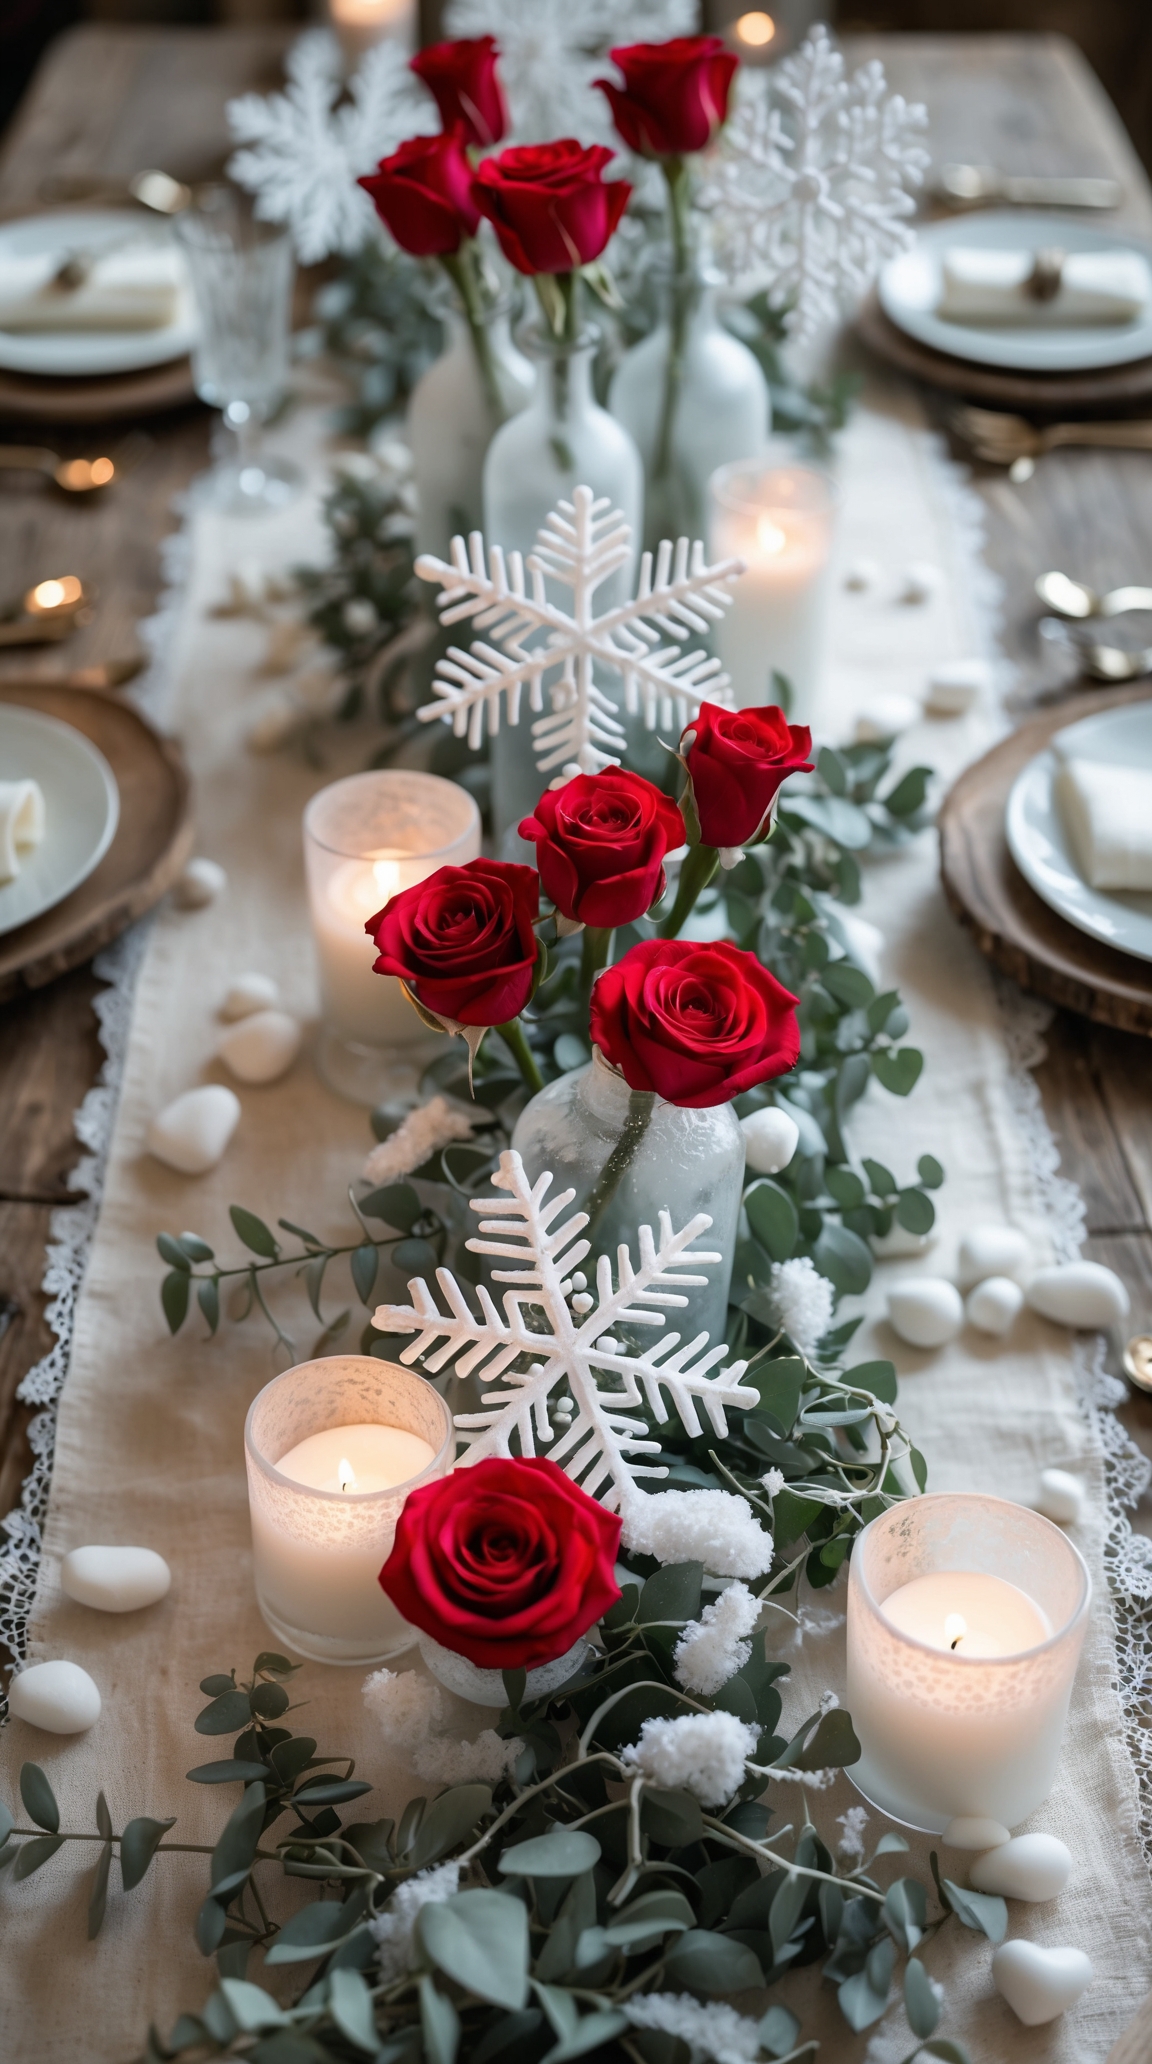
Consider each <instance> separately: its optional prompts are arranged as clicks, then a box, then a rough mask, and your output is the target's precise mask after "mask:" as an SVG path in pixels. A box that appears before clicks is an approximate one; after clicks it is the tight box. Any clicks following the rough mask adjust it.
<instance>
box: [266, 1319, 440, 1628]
mask: <svg viewBox="0 0 1152 2064" xmlns="http://www.w3.org/2000/svg"><path fill="white" fill-rule="evenodd" d="M244 1445H245V1451H246V1456H247V1463H248V1502H249V1509H250V1513H251V1519H252V1553H253V1560H254V1566H255V1576H256V1598H257V1602H258V1604H259V1606H260V1610H261V1612H262V1613H263V1615H264V1618H265V1620H266V1621H267V1623H268V1625H269V1627H270V1628H271V1629H272V1632H273V1634H274V1635H275V1636H276V1638H277V1639H278V1640H279V1641H282V1642H283V1643H284V1644H285V1646H286V1647H287V1648H289V1649H291V1650H294V1651H295V1653H296V1654H298V1655H304V1656H309V1657H310V1658H312V1660H313V1661H315V1662H322V1663H357V1664H366V1663H378V1662H384V1661H386V1660H387V1659H388V1658H389V1657H391V1656H395V1655H399V1654H401V1653H402V1652H403V1650H405V1649H406V1648H410V1647H411V1646H412V1643H413V1642H414V1640H415V1638H416V1637H415V1634H414V1633H413V1631H412V1629H411V1628H410V1627H409V1626H408V1624H407V1622H406V1621H405V1620H402V1619H401V1617H400V1614H399V1613H398V1612H397V1610H396V1608H395V1606H394V1605H393V1604H392V1602H391V1600H390V1599H389V1598H387V1597H386V1596H385V1594H384V1592H383V1591H382V1590H381V1588H380V1582H379V1578H380V1571H381V1569H382V1568H383V1566H384V1564H385V1563H386V1562H387V1560H388V1557H389V1555H390V1553H391V1550H392V1542H393V1539H394V1537H395V1532H396V1522H397V1520H398V1519H399V1517H400V1513H401V1511H402V1509H403V1506H404V1501H405V1499H406V1498H407V1496H408V1494H409V1492H411V1491H413V1490H415V1489H416V1487H417V1485H418V1484H422V1483H429V1482H431V1481H432V1479H433V1478H434V1477H438V1476H446V1475H447V1473H448V1471H449V1470H450V1469H451V1467H452V1464H453V1459H454V1456H455V1434H454V1429H453V1425H452V1415H451V1413H450V1412H449V1410H448V1407H447V1405H446V1404H445V1402H444V1400H443V1398H442V1397H441V1396H440V1394H439V1392H438V1391H437V1390H435V1389H434V1388H433V1386H432V1385H431V1384H430V1383H428V1382H426V1381H425V1379H424V1378H423V1377H422V1376H414V1375H413V1374H412V1373H411V1371H410V1370H408V1369H403V1368H401V1367H399V1365H398V1364H396V1363H394V1362H384V1361H379V1360H377V1359H376V1357H375V1356H371V1355H328V1356H326V1357H325V1358H324V1359H323V1360H322V1361H317V1362H301V1363H300V1364H299V1365H298V1366H297V1367H296V1368H294V1369H287V1370H285V1372H284V1374H283V1375H282V1376H277V1377H275V1378H274V1380H273V1381H272V1382H271V1383H269V1384H267V1385H266V1386H265V1388H264V1389H263V1390H262V1391H261V1392H260V1394H259V1396H258V1397H257V1398H256V1399H255V1400H254V1402H253V1404H252V1407H251V1409H250V1411H249V1413H248V1421H247V1424H246V1426H245V1429H244Z"/></svg>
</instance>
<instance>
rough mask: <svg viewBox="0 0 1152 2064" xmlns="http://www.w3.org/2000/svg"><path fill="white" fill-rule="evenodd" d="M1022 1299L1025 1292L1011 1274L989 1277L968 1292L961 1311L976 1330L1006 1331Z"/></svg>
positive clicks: (986, 1331) (988, 1331) (1017, 1311)
mask: <svg viewBox="0 0 1152 2064" xmlns="http://www.w3.org/2000/svg"><path fill="white" fill-rule="evenodd" d="M1023 1302H1024V1292H1023V1291H1022V1289H1021V1288H1020V1285H1019V1283H1014V1282H1013V1281H1012V1278H1011V1276H989V1277H987V1279H986V1280H985V1281H984V1282H983V1283H977V1285H976V1288H975V1289H974V1290H970V1291H969V1292H968V1296H967V1298H966V1300H965V1304H964V1310H965V1312H966V1314H967V1317H968V1324H969V1325H970V1326H975V1328H976V1330H977V1332H978V1333H1007V1331H1008V1328H1009V1327H1010V1326H1011V1325H1012V1323H1013V1321H1014V1320H1015V1319H1016V1317H1017V1316H1018V1314H1019V1311H1020V1307H1021V1305H1022V1304H1023Z"/></svg>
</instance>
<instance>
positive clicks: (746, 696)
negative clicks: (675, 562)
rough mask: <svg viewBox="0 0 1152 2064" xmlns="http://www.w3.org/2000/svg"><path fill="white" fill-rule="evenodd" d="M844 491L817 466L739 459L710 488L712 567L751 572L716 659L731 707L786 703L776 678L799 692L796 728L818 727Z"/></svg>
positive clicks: (721, 632) (738, 592)
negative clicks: (733, 564)
mask: <svg viewBox="0 0 1152 2064" xmlns="http://www.w3.org/2000/svg"><path fill="white" fill-rule="evenodd" d="M836 503H837V489H836V485H835V482H834V481H833V480H832V479H831V477H830V475H828V474H827V473H821V472H819V471H818V470H817V469H816V468H815V467H813V466H796V465H788V466H780V465H771V464H769V463H768V462H767V461H765V460H764V459H735V460H733V461H732V462H731V464H729V465H727V466H719V467H718V468H717V470H716V472H715V473H713V475H712V478H711V479H710V481H709V482H708V549H709V556H710V558H711V559H712V560H714V561H715V560H718V559H732V558H735V559H742V560H743V561H744V564H745V568H746V571H745V572H744V573H742V574H741V576H740V578H739V580H738V581H737V582H736V585H735V588H734V589H733V591H732V606H731V608H730V609H727V610H725V612H724V615H723V616H722V618H721V620H720V622H719V623H718V624H717V626H716V651H717V654H718V656H719V658H720V660H721V662H722V664H723V666H724V667H725V669H726V670H727V672H728V673H729V674H730V675H731V677H732V702H733V706H734V707H735V708H736V709H750V708H752V707H754V706H755V707H759V706H761V705H763V704H764V703H773V702H777V701H779V696H778V694H777V692H776V690H775V689H774V687H773V685H772V675H773V673H781V674H784V675H786V676H787V678H788V681H789V682H790V684H791V688H792V701H791V705H790V708H789V715H790V717H791V719H792V721H793V723H798V724H807V723H810V722H811V720H812V713H813V709H814V708H815V705H816V700H817V695H818V692H819V687H820V675H821V671H822V668H823V663H824V647H825V642H826V631H827V622H828V608H829V566H830V561H831V552H832V537H833V529H834V521H835V513H836Z"/></svg>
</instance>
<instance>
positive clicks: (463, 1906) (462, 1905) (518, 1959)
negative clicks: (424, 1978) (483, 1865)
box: [416, 1889, 528, 2009]
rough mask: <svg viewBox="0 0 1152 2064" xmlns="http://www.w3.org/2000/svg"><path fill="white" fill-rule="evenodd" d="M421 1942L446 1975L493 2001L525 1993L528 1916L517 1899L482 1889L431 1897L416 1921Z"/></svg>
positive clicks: (517, 1999) (512, 2001)
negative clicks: (450, 1896)
mask: <svg viewBox="0 0 1152 2064" xmlns="http://www.w3.org/2000/svg"><path fill="white" fill-rule="evenodd" d="M416 1935H417V1940H418V1942H419V1944H420V1947H421V1948H422V1949H423V1951H424V1953H425V1955H426V1956H427V1957H429V1958H430V1959H431V1961H432V1963H434V1964H435V1965H436V1967H437V1969H438V1970H441V1971H443V1972H444V1973H445V1975H446V1976H447V1977H449V1978H452V1979H454V1980H455V1982H456V1984H457V1985H462V1986H464V1987H465V1989H466V1990H467V1991H468V1992H474V1993H475V1994H476V1996H477V1998H478V1999H483V2000H489V2001H490V2002H491V2003H492V2005H493V2006H496V2007H508V2008H513V2009H515V2008H518V2007H522V2006H523V2005H524V2004H525V2001H526V2000H527V1998H528V1916H527V1914H526V1913H525V1911H524V1908H523V1906H522V1905H521V1903H520V1901H519V1900H518V1899H512V1898H509V1896H508V1894H507V1893H504V1892H489V1891H487V1890H484V1889H481V1890H478V1891H474V1892H458V1893H457V1894H456V1896H455V1898H453V1899H446V1900H443V1901H436V1902H433V1901H429V1902H428V1904H427V1905H425V1906H422V1907H421V1909H420V1912H419V1915H418V1917H417V1921H416Z"/></svg>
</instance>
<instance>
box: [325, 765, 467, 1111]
mask: <svg viewBox="0 0 1152 2064" xmlns="http://www.w3.org/2000/svg"><path fill="white" fill-rule="evenodd" d="M479 852H480V812H479V810H478V809H477V807H476V803H475V801H474V799H473V797H472V796H470V795H469V794H468V792H467V790H466V789H463V788H461V787H459V786H458V784H457V783H456V782H454V781H442V780H441V779H440V778H439V776H438V775H436V774H418V773H415V772H414V771H412V770H410V769H408V768H404V769H401V770H397V771H386V772H383V773H379V774H352V775H349V776H348V778H347V779H346V780H344V781H334V782H333V783H332V785H331V787H329V788H322V789H321V790H320V792H319V794H318V795H314V796H313V798H312V801H311V802H310V803H309V805H308V808H307V809H306V810H305V812H304V853H305V860H306V864H307V870H308V896H309V903H310V906H311V914H312V936H313V939H314V941H315V945H316V954H317V958H318V960H319V964H320V1007H321V1013H322V1016H323V1020H324V1027H323V1032H322V1035H321V1042H320V1050H319V1062H320V1069H321V1073H322V1074H323V1075H324V1077H325V1080H326V1081H327V1082H328V1083H330V1085H331V1086H332V1088H333V1089H337V1090H339V1091H340V1092H341V1094H342V1095H345V1096H351V1097H353V1098H354V1099H355V1100H356V1101H357V1102H361V1103H367V1104H375V1103H378V1102H379V1101H380V1097H381V1095H382V1094H383V1093H384V1090H385V1088H386V1084H387V1076H388V1070H389V1067H390V1066H391V1065H392V1064H393V1063H394V1062H395V1060H396V1059H397V1057H399V1058H401V1059H402V1058H403V1057H404V1051H405V1050H407V1051H408V1053H409V1055H411V1052H412V1050H413V1049H414V1048H418V1047H419V1046H420V1045H421V1044H422V1043H423V1042H425V1041H426V1040H427V1038H428V1033H427V1029H426V1027H425V1026H424V1025H423V1024H422V1023H421V1021H420V1019H419V1018H418V1017H417V1015H416V1013H415V1011H414V1010H413V1008H412V1006H411V1004H410V1003H409V1002H408V999H407V997H406V996H405V995H404V992H403V990H402V989H401V987H400V984H399V982H397V981H394V980H393V978H392V977H391V976H390V975H375V974H373V972H372V963H373V961H374V960H375V959H376V957H377V955H376V948H375V946H374V944H373V942H372V940H371V939H370V938H369V936H368V934H367V932H366V931H365V929H364V927H365V924H366V923H367V921H368V919H369V918H371V917H374V916H375V915H376V912H377V911H378V910H382V909H383V908H384V905H385V904H386V903H387V902H388V901H389V899H390V898H391V897H392V896H395V895H397V894H398V892H399V891H400V890H401V889H408V888H411V887H412V886H413V885H414V884H415V883H416V882H421V881H424V880H426V878H427V877H428V875H430V874H435V872H436V870H437V868H438V867H445V866H452V867H462V866H464V864H465V863H466V862H467V861H469V860H475V859H476V858H478V856H479ZM397 1050H399V1056H398V1054H397Z"/></svg>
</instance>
